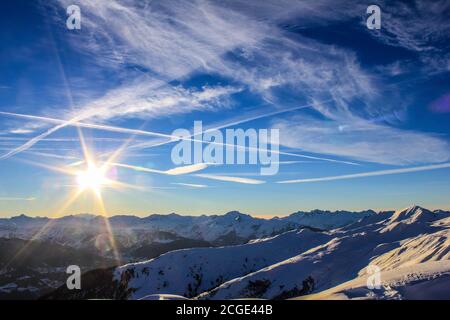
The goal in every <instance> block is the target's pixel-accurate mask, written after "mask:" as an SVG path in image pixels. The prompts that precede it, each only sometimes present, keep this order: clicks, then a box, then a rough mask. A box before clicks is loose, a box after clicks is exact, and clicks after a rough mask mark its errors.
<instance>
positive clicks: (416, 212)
mask: <svg viewBox="0 0 450 320" xmlns="http://www.w3.org/2000/svg"><path fill="white" fill-rule="evenodd" d="M439 216H440V215H439V214H436V213H434V212H432V211H430V210H427V209H425V208H422V207H419V206H416V205H415V206H411V207H409V208H406V209H403V210H399V211H396V212H395V213H394V215H393V216H392V217H391V219H390V222H391V223H392V222H404V223H421V222H430V221H434V220H436V219H439ZM442 218H443V217H442Z"/></svg>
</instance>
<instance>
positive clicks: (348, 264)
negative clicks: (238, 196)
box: [50, 206, 450, 299]
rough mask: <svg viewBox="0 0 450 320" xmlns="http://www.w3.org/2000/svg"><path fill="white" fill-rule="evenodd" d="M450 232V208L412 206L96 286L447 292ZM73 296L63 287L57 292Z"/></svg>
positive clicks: (189, 292) (172, 260)
mask: <svg viewBox="0 0 450 320" xmlns="http://www.w3.org/2000/svg"><path fill="white" fill-rule="evenodd" d="M230 216H233V217H234V218H236V217H237V218H239V219H243V220H242V221H245V219H249V218H248V217H241V216H240V215H237V214H233V215H230ZM313 216H314V214H313ZM325 216H328V215H327V214H325ZM153 219H156V218H153ZM176 219H178V217H177V218H176ZM303 219H306V218H303ZM307 219H316V218H310V217H308V218H307ZM226 220H227V221H228V222H230V221H229V220H228V219H226ZM275 220H277V219H275ZM235 221H236V220H235ZM333 223H334V222H333ZM325 224H326V222H323V223H322V225H325ZM449 238H450V213H449V212H446V211H442V210H438V211H429V210H427V209H424V208H421V207H417V206H413V207H410V208H407V209H404V210H399V211H397V212H380V213H370V214H367V215H366V216H365V217H364V218H363V219H358V220H357V221H355V222H354V223H352V224H347V225H345V226H343V227H342V228H337V229H333V230H328V231H320V230H317V229H310V228H304V229H300V230H297V231H288V232H285V233H283V234H280V235H276V236H272V237H266V238H261V239H255V240H253V241H250V242H248V243H246V244H243V245H236V246H228V247H215V248H196V249H184V250H178V251H172V252H169V253H166V254H164V255H161V256H159V257H157V258H155V259H152V260H148V261H144V262H140V263H132V264H127V265H124V266H121V267H118V268H115V269H113V270H112V272H111V274H110V275H109V276H108V274H106V276H105V277H104V278H105V279H108V278H109V279H111V280H108V281H110V282H108V281H107V283H97V282H96V283H93V288H111V287H112V288H113V290H112V292H111V293H108V292H109V291H106V292H105V294H103V295H102V296H103V297H109V295H111V297H121V298H128V299H142V298H146V297H147V298H149V299H150V298H152V299H153V298H164V297H166V296H167V297H170V295H175V296H176V297H177V298H179V297H180V296H181V297H187V298H194V299H240V298H262V299H290V298H295V297H300V298H317V299H318V298H332V299H338V298H339V299H340V298H346V299H350V298H351V299H353V298H355V299H367V298H376V299H390V298H399V299H401V298H410V299H414V298H418V297H422V296H424V295H426V294H428V295H429V297H438V298H448V297H449V295H448V291H449V290H448V289H447V288H448V287H447V285H448V284H449V277H450V274H449V266H450V264H449V261H450V239H449ZM369 267H370V268H369ZM374 267H375V268H378V270H379V271H380V276H381V280H382V288H380V289H374V290H370V289H368V288H367V287H366V285H365V283H366V280H367V276H368V274H369V271H370V270H369V269H372V268H374ZM108 290H109V289H108ZM71 294H72V293H70V292H66V291H64V290H60V291H59V292H58V294H56V295H55V296H54V298H55V297H56V298H70V297H71ZM77 295H78V296H77V297H80V296H81V297H83V296H85V297H87V298H90V297H92V296H90V295H89V292H86V295H83V292H80V293H77ZM50 298H51V297H50Z"/></svg>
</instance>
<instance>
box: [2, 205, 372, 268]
mask: <svg viewBox="0 0 450 320" xmlns="http://www.w3.org/2000/svg"><path fill="white" fill-rule="evenodd" d="M374 214H376V213H375V212H374V211H372V210H368V211H362V212H348V211H337V212H330V211H320V210H314V211H311V212H296V213H294V214H291V215H289V216H287V217H283V218H272V219H260V218H255V217H252V216H250V215H246V214H242V213H240V212H237V211H233V212H229V213H227V214H225V215H210V216H207V215H202V216H182V215H177V214H173V213H172V214H168V215H157V214H155V215H151V216H148V217H145V218H140V217H136V216H124V215H122V216H113V217H110V218H104V217H101V216H94V215H87V214H83V215H72V216H65V217H62V218H56V219H51V218H40V217H36V218H32V217H28V216H25V215H20V216H17V217H12V218H7V219H0V238H17V239H24V240H29V239H33V240H41V241H49V242H52V243H57V244H61V245H68V246H71V247H73V248H80V249H87V250H91V251H92V252H95V253H98V254H101V255H104V256H111V248H110V242H109V240H108V239H109V230H111V232H112V234H113V237H114V240H115V243H116V245H117V246H118V249H119V251H121V252H122V253H123V256H124V257H123V258H124V259H125V260H129V259H134V258H151V257H153V256H154V254H151V253H150V256H149V252H148V250H145V249H143V247H144V246H147V248H155V250H156V251H158V252H160V253H163V252H162V251H164V250H163V249H164V248H165V247H169V248H168V249H181V248H182V247H183V243H184V244H186V245H187V247H192V246H218V245H233V244H242V243H246V242H248V241H249V240H251V239H257V238H264V237H269V236H274V235H277V234H280V233H282V232H285V231H289V230H294V229H298V228H303V227H308V228H312V229H319V230H329V229H334V228H338V227H343V226H345V225H348V224H350V223H354V222H356V221H358V220H360V219H362V218H364V217H367V216H371V215H374ZM193 241H194V242H193ZM168 243H175V244H176V247H174V248H171V247H170V246H168Z"/></svg>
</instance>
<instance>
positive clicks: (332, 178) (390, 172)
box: [278, 163, 450, 183]
mask: <svg viewBox="0 0 450 320" xmlns="http://www.w3.org/2000/svg"><path fill="white" fill-rule="evenodd" d="M446 168H450V163H443V164H435V165H428V166H419V167H412V168H402V169H391V170H380V171H371V172H363V173H355V174H347V175H340V176H329V177H321V178H308V179H296V180H285V181H279V182H278V183H310V182H323V181H335V180H347V179H357V178H366V177H376V176H385V175H393V174H401V173H411V172H420V171H429V170H438V169H446Z"/></svg>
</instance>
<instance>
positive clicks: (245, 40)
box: [0, 0, 450, 217]
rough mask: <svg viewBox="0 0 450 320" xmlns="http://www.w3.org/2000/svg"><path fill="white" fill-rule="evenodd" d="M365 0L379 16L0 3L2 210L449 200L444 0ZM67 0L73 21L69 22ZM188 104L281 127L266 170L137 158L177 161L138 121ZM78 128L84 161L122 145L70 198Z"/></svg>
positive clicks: (277, 208) (196, 113) (193, 116)
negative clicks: (104, 179)
mask: <svg viewBox="0 0 450 320" xmlns="http://www.w3.org/2000/svg"><path fill="white" fill-rule="evenodd" d="M376 3H377V4H378V5H379V6H380V7H381V10H382V16H381V17H382V22H381V30H369V29H367V27H366V18H367V17H368V15H367V14H366V8H367V6H368V5H369V4H373V3H372V2H370V3H367V4H366V3H364V2H361V1H342V2H340V3H339V2H338V3H336V1H331V0H320V1H314V2H311V1H294V0H281V1H243V0H242V1H241V0H233V1H227V2H219V1H131V0H130V1H108V2H98V1H88V0H84V1H65V0H61V1H50V2H49V1H33V2H30V1H23V0H19V1H14V2H13V1H10V2H8V3H6V4H2V9H1V10H0V41H1V43H2V46H1V49H0V70H1V72H0V216H11V215H16V214H20V213H26V214H29V215H48V216H57V215H62V214H71V213H84V212H92V213H99V211H104V213H106V214H137V215H147V214H150V213H170V212H177V213H180V214H216V213H224V212H227V211H230V210H239V211H242V212H245V213H250V214H254V215H260V216H267V217H269V216H273V215H284V214H288V213H291V212H294V211H297V210H310V209H314V208H320V209H331V210H334V209H352V210H361V209H366V208H373V209H398V208H402V207H405V206H408V205H411V204H419V205H423V206H427V207H430V208H447V209H449V208H450V202H449V200H448V199H449V198H450V197H449V195H450V165H449V164H448V163H449V162H450V144H449V141H450V136H449V134H450V126H449V125H448V124H449V120H450V81H449V72H450V52H449V41H448V40H449V39H448V37H449V34H450V32H449V31H450V22H449V21H448V16H449V13H450V12H449V11H450V5H449V4H448V2H447V1H433V2H431V3H430V2H425V1H416V2H412V1H404V2H403V1H395V2H392V1H389V2H383V1H379V2H376ZM71 4H76V5H78V6H79V7H80V8H81V25H82V28H81V30H68V29H67V27H66V19H67V15H66V8H67V7H68V6H69V5H71ZM295 108H298V109H296V110H293V111H292V109H295ZM286 110H291V111H286ZM284 111H285V112H284ZM273 113H276V115H272V116H269V115H270V114H273ZM254 117H257V118H258V119H257V120H251V119H252V118H254ZM199 120H201V121H202V122H203V125H204V126H205V127H207V128H216V127H224V128H225V127H226V128H242V129H248V128H255V129H270V128H273V129H279V130H280V151H281V154H280V159H279V160H280V170H279V173H278V174H277V175H273V176H261V175H260V168H259V167H258V165H221V166H209V167H207V168H205V169H203V170H201V171H199V172H194V173H186V174H180V175H171V174H160V173H155V172H153V173H152V172H145V171H142V170H136V168H137V167H139V168H141V169H142V168H144V169H151V170H157V171H166V170H170V169H173V168H174V167H175V165H174V164H173V162H172V161H171V157H170V155H171V150H172V148H173V146H174V145H175V144H174V143H173V142H170V141H168V139H167V138H164V137H157V136H150V135H147V134H142V133H141V132H143V131H145V132H151V133H162V134H167V135H170V134H171V133H172V132H173V130H175V129H178V128H186V129H189V130H190V129H191V128H192V127H193V124H194V121H199ZM236 122H238V123H239V124H238V125H231V124H233V123H236ZM79 123H83V124H84V125H83V126H84V127H83V128H81V129H78V127H79V126H80V124H79ZM92 125H95V126H97V127H96V128H92ZM88 127H90V128H88ZM111 128H113V130H112V129H111ZM133 130H135V131H133ZM136 130H140V131H139V132H138V131H136ZM222 130H224V129H222ZM80 132H81V133H82V137H84V140H85V141H86V144H87V148H88V149H89V150H90V154H91V157H92V158H93V160H95V161H96V162H100V160H101V157H100V155H102V154H105V153H111V152H114V151H115V150H118V149H119V148H121V147H122V149H120V150H121V152H120V155H119V157H118V158H117V159H115V162H117V163H119V164H122V165H126V166H128V167H125V166H110V167H108V177H111V179H114V180H117V181H120V182H121V183H123V185H121V187H118V188H112V187H111V188H110V187H105V188H103V189H102V191H101V196H102V200H103V203H104V206H105V210H103V209H102V210H100V209H99V207H98V203H97V201H96V200H98V199H96V196H95V195H94V194H93V192H82V193H81V194H79V195H78V196H77V197H76V199H72V201H70V203H69V202H68V198H70V196H71V194H72V193H74V192H76V190H77V189H79V187H80V186H79V185H77V183H76V180H77V179H76V176H74V175H73V174H70V172H69V171H70V170H72V171H73V170H83V164H81V165H78V166H73V164H74V163H76V162H79V161H80V160H83V159H84V153H83V150H82V148H81V142H80ZM169 140H170V139H169ZM143 144H146V145H143ZM152 144H162V145H159V146H153V147H152V146H151V145H152ZM286 153H290V154H294V155H287V154H286ZM295 154H296V155H295ZM303 156H307V157H303ZM308 157H314V159H310V158H308ZM329 160H334V161H329ZM350 163H354V164H350ZM130 167H132V168H130ZM74 168H77V169H74ZM133 168H134V169H133ZM151 170H150V171H151ZM68 172H69V173H68ZM199 174H201V175H203V176H199ZM223 177H228V178H227V179H226V180H227V181H224V179H223ZM252 181H258V182H260V183H258V184H254V183H251V182H252ZM280 182H282V183H280ZM125 184H126V185H125Z"/></svg>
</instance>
